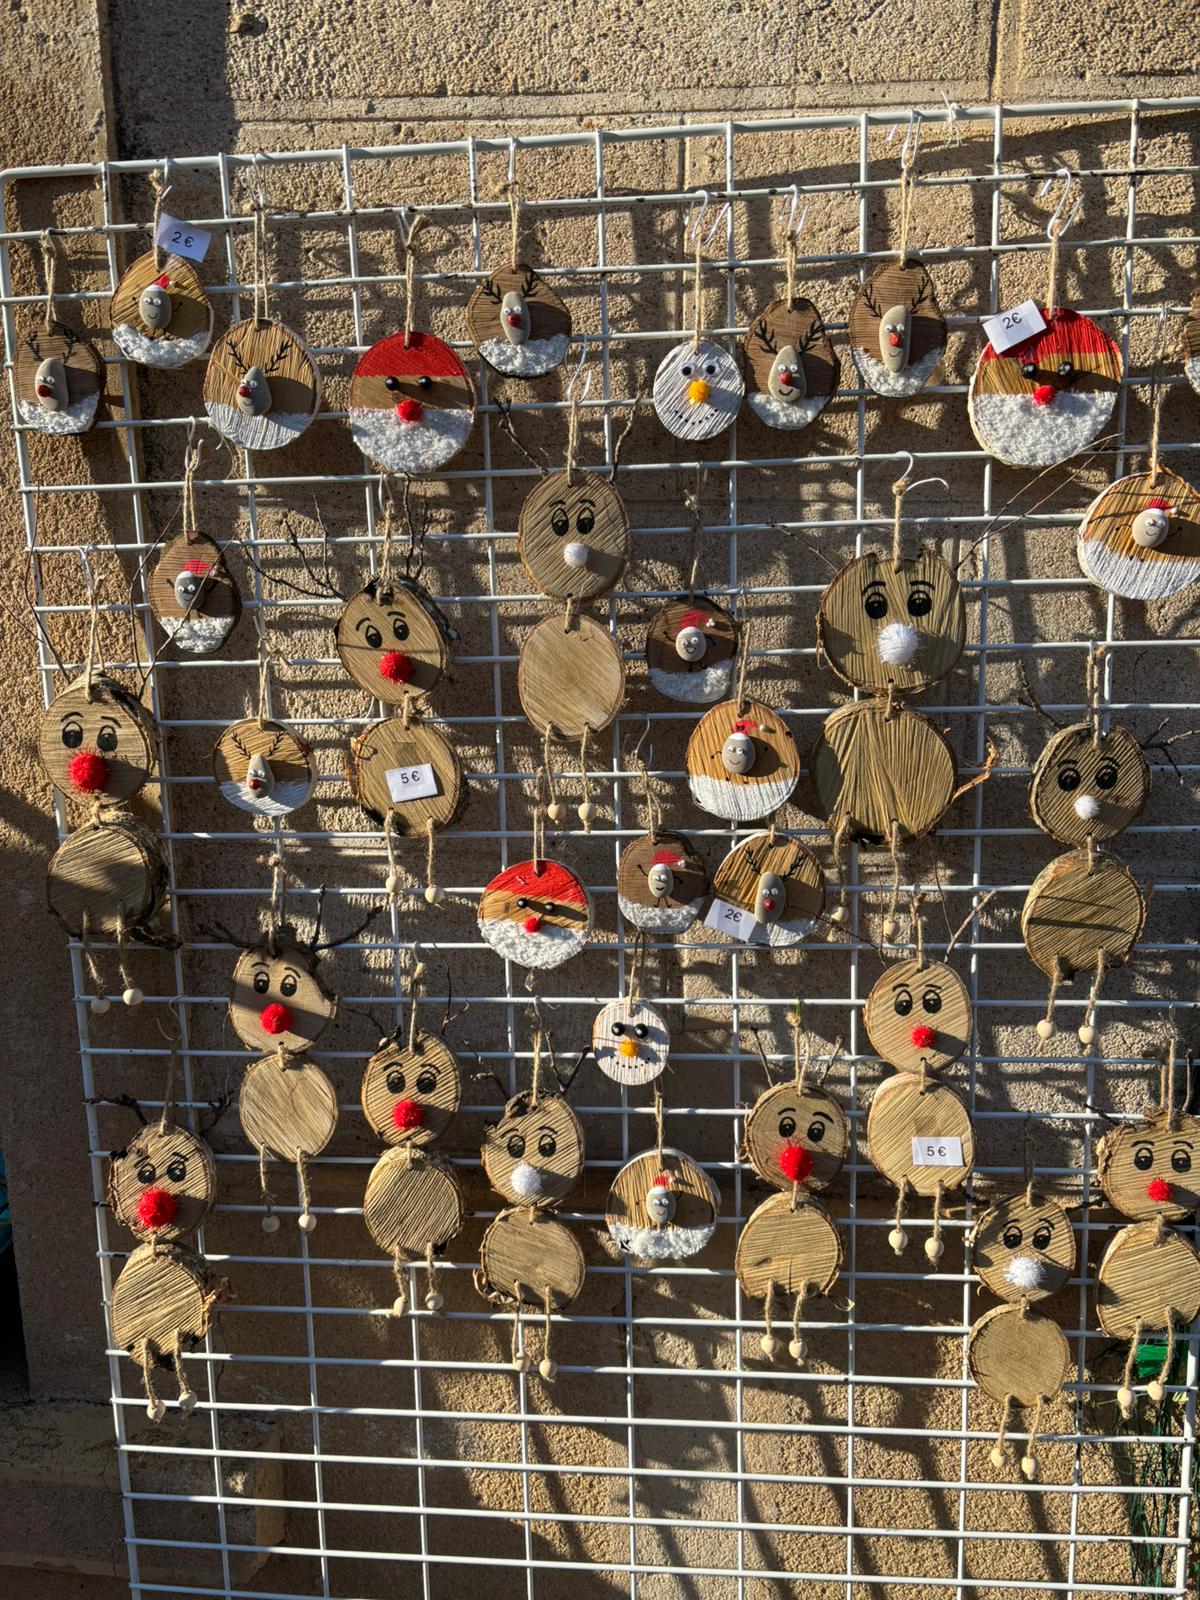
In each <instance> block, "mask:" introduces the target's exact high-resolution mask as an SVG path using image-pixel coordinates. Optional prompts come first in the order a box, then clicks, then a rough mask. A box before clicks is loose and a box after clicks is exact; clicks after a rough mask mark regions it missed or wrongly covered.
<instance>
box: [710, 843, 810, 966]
mask: <svg viewBox="0 0 1200 1600" xmlns="http://www.w3.org/2000/svg"><path fill="white" fill-rule="evenodd" d="M764 873H773V874H774V875H775V876H776V877H777V878H780V879H782V881H783V891H784V902H783V908H782V911H781V913H780V916H779V918H778V920H777V921H775V922H757V917H756V908H757V906H758V885H759V880H760V879H761V878H762V876H763V874H764ZM713 899H714V902H715V901H717V900H723V901H724V902H725V904H726V905H730V906H735V907H736V908H737V909H738V910H739V911H743V912H745V913H746V914H747V915H748V916H750V917H754V918H755V920H756V922H757V927H756V929H755V935H754V942H755V943H760V942H761V943H765V944H769V945H789V944H799V943H800V942H801V941H802V940H803V939H806V938H807V937H808V935H809V934H810V933H811V932H812V929H813V925H814V924H815V922H816V920H817V918H818V917H819V916H820V915H821V912H822V911H823V910H824V909H825V874H824V873H823V872H822V871H821V864H820V862H819V861H818V860H817V858H816V856H814V855H813V854H812V852H811V851H810V850H806V849H805V848H804V846H803V845H802V844H801V843H800V841H799V840H798V839H789V838H787V837H786V836H784V835H783V834H777V835H776V837H775V843H774V844H772V843H771V836H770V834H769V833H753V834H751V835H750V837H749V838H748V839H743V840H742V841H741V843H740V844H736V845H734V847H733V849H732V850H731V851H730V852H729V854H728V855H727V856H726V857H725V859H724V861H722V863H721V865H720V866H719V867H718V868H717V874H716V877H715V878H714V879H713Z"/></svg>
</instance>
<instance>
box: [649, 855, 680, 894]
mask: <svg viewBox="0 0 1200 1600" xmlns="http://www.w3.org/2000/svg"><path fill="white" fill-rule="evenodd" d="M674 887H675V873H674V872H673V871H672V869H671V866H670V865H669V864H668V863H667V862H666V861H656V862H655V863H654V865H653V866H652V867H651V868H650V870H649V871H648V872H647V873H646V888H647V889H648V890H649V891H650V894H651V897H652V898H653V899H655V900H665V899H666V898H667V896H668V895H670V893H671V891H672V890H673V889H674Z"/></svg>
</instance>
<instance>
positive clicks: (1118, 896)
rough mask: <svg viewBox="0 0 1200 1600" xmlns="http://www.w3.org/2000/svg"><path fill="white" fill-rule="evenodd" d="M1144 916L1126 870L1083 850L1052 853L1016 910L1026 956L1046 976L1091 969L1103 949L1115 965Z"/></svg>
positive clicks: (1110, 859)
mask: <svg viewBox="0 0 1200 1600" xmlns="http://www.w3.org/2000/svg"><path fill="white" fill-rule="evenodd" d="M1145 916H1146V906H1145V902H1144V901H1143V899H1142V894H1141V890H1140V889H1139V888H1138V886H1137V884H1136V883H1135V882H1134V880H1133V876H1132V874H1131V873H1130V871H1129V869H1128V868H1127V867H1125V866H1123V865H1122V864H1121V862H1119V861H1117V860H1115V859H1114V858H1113V857H1112V856H1099V855H1098V856H1097V857H1096V858H1095V861H1094V863H1093V865H1092V866H1091V867H1090V868H1089V866H1088V858H1087V852H1086V851H1084V850H1073V851H1071V852H1070V853H1069V854H1067V855H1065V856H1058V857H1057V858H1056V859H1055V860H1054V861H1051V862H1050V863H1049V864H1048V865H1047V866H1045V867H1043V868H1042V870H1041V872H1039V873H1038V875H1037V877H1036V878H1035V879H1034V880H1033V883H1032V885H1031V886H1030V889H1029V893H1028V894H1027V895H1026V897H1025V904H1024V906H1023V907H1022V909H1021V936H1022V937H1023V938H1024V940H1025V948H1026V949H1027V950H1028V951H1029V955H1030V959H1031V960H1032V961H1033V962H1035V963H1036V965H1037V966H1039V967H1041V969H1042V971H1043V972H1044V973H1046V974H1047V976H1048V977H1053V975H1054V973H1055V971H1056V970H1060V969H1061V971H1062V975H1063V976H1065V977H1066V978H1068V979H1070V978H1071V977H1073V976H1074V975H1075V973H1077V972H1084V971H1087V972H1091V971H1094V970H1095V966H1096V958H1097V956H1099V955H1100V954H1101V952H1103V954H1104V961H1105V965H1106V966H1107V967H1119V966H1121V965H1122V964H1123V962H1125V961H1126V960H1127V959H1128V956H1129V952H1130V951H1131V950H1132V949H1133V947H1134V945H1135V944H1136V943H1137V941H1138V938H1139V937H1140V935H1141V932H1142V923H1143V922H1144V920H1145Z"/></svg>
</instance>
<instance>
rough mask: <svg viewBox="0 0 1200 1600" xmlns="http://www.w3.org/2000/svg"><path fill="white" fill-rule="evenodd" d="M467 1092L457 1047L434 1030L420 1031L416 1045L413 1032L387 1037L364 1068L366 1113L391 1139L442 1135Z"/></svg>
mask: <svg viewBox="0 0 1200 1600" xmlns="http://www.w3.org/2000/svg"><path fill="white" fill-rule="evenodd" d="M410 1004H411V1002H410ZM461 1098H462V1075H461V1073H460V1072H459V1066H458V1062H457V1061H456V1060H455V1057H454V1052H453V1051H452V1050H451V1049H450V1046H449V1045H448V1044H447V1043H446V1041H445V1040H444V1039H439V1038H438V1037H437V1036H436V1035H434V1034H432V1033H418V1034H417V1036H416V1038H415V1039H414V1040H413V1048H412V1049H411V1050H410V1049H409V1048H408V1035H407V1033H406V1034H405V1035H404V1038H403V1040H401V1039H387V1040H385V1041H384V1043H383V1044H382V1045H381V1046H380V1047H379V1049H378V1050H376V1052H375V1054H374V1055H373V1056H372V1057H371V1059H370V1060H369V1061H368V1062H367V1064H366V1066H365V1068H364V1069H363V1076H362V1089H361V1099H362V1109H363V1116H364V1117H366V1119H367V1121H368V1122H369V1123H370V1125H371V1128H372V1131H373V1132H374V1133H375V1134H376V1135H377V1137H378V1138H380V1139H382V1140H383V1141H384V1143H385V1144H394V1145H406V1144H412V1145H427V1144H431V1143H432V1142H433V1140H434V1139H440V1138H441V1136H442V1134H443V1133H445V1131H446V1129H447V1128H448V1127H449V1125H450V1122H451V1120H452V1119H453V1117H454V1113H455V1112H456V1111H457V1110H458V1103H459V1100H460V1099H461Z"/></svg>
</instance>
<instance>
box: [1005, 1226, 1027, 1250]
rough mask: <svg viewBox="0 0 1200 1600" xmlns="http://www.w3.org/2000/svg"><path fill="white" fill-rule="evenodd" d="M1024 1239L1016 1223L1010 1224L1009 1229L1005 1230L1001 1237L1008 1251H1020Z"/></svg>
mask: <svg viewBox="0 0 1200 1600" xmlns="http://www.w3.org/2000/svg"><path fill="white" fill-rule="evenodd" d="M1022 1237H1023V1235H1022V1233H1021V1230H1020V1228H1018V1227H1017V1225H1016V1223H1015V1222H1010V1223H1009V1225H1008V1227H1007V1228H1005V1230H1004V1232H1003V1234H1002V1235H1001V1238H1003V1240H1004V1247H1005V1249H1006V1250H1018V1249H1020V1246H1021V1239H1022Z"/></svg>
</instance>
